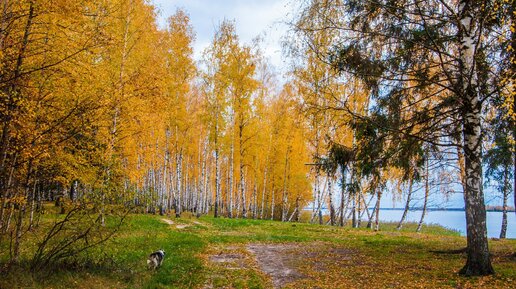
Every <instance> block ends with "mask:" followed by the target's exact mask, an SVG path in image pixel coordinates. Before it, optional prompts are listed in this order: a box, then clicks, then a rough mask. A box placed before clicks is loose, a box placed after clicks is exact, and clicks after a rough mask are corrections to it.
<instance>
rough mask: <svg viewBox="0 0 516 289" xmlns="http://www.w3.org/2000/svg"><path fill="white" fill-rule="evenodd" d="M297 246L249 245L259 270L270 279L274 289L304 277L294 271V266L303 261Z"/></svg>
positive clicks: (248, 248) (248, 247)
mask: <svg viewBox="0 0 516 289" xmlns="http://www.w3.org/2000/svg"><path fill="white" fill-rule="evenodd" d="M299 249H300V246H299V245H298V244H250V245H248V246H247V250H248V251H249V252H251V253H252V254H253V255H254V256H255V258H256V262H257V263H258V266H259V267H260V269H261V270H262V271H263V272H265V273H266V274H267V275H269V276H270V277H271V278H272V284H273V286H274V288H282V287H283V286H285V285H286V284H287V283H290V282H293V281H296V280H298V279H301V278H303V277H304V276H303V275H302V274H301V273H299V271H298V270H297V269H296V267H297V266H296V264H297V263H298V261H299V260H300V259H303V258H304V256H303V254H300V252H299Z"/></svg>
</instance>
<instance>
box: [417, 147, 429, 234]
mask: <svg viewBox="0 0 516 289" xmlns="http://www.w3.org/2000/svg"><path fill="white" fill-rule="evenodd" d="M428 158H429V155H428V152H427V155H426V174H425V198H424V200H423V212H421V219H419V223H418V224H417V229H416V232H418V233H419V232H421V227H422V226H423V221H424V220H425V215H426V209H427V205H428V195H429V194H430V174H429V167H430V166H429V159H428Z"/></svg>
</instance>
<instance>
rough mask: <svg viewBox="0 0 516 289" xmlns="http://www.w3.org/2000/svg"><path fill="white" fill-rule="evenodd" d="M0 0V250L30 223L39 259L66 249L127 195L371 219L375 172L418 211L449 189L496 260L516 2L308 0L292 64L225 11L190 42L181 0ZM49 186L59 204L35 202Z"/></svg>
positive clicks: (291, 43) (17, 241)
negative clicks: (491, 211)
mask: <svg viewBox="0 0 516 289" xmlns="http://www.w3.org/2000/svg"><path fill="white" fill-rule="evenodd" d="M384 2H386V3H384ZM459 2H460V3H459ZM476 2H478V3H476ZM0 8H1V9H0V10H1V11H0V13H1V23H0V29H1V30H0V58H1V60H2V62H1V64H2V68H1V70H0V93H1V94H2V96H1V99H0V126H1V128H0V129H1V135H0V201H1V204H0V257H1V258H0V261H1V262H3V261H5V262H9V263H12V264H14V263H17V262H19V261H20V256H21V255H23V246H24V242H26V241H27V240H29V238H28V237H29V236H30V234H31V232H33V231H35V230H40V232H41V231H42V232H45V234H44V235H45V237H44V238H43V240H40V241H38V242H36V243H37V246H36V247H37V250H36V252H35V253H34V252H25V254H26V255H25V256H22V258H28V260H30V263H31V266H32V268H33V269H37V268H41V267H43V266H45V265H48V264H50V263H51V262H57V261H59V260H61V259H66V258H68V257H70V256H73V255H75V254H78V253H80V252H82V251H83V250H85V249H87V248H89V247H91V246H94V245H96V244H99V243H102V242H104V241H105V240H107V239H108V238H109V237H110V236H111V234H112V232H113V230H115V229H116V227H117V226H118V224H120V222H119V221H121V220H123V218H124V216H125V215H126V214H127V213H129V212H138V213H155V214H174V215H175V216H176V217H180V216H181V214H182V213H183V212H184V211H190V212H192V213H193V214H195V215H197V216H200V215H203V214H214V216H215V217H219V216H225V217H229V218H235V217H242V218H260V219H275V220H281V221H297V220H299V217H300V213H301V211H302V209H303V208H304V207H306V206H307V205H309V204H311V205H313V206H312V208H313V209H312V210H311V216H310V221H311V222H319V223H321V224H323V223H326V222H327V223H328V224H330V225H340V226H344V225H345V224H346V223H347V222H348V220H350V222H351V224H352V226H353V227H360V226H363V225H362V224H363V223H367V225H366V226H367V227H370V228H373V229H375V230H378V229H379V228H380V224H379V214H380V201H381V198H382V195H383V194H384V193H385V191H386V190H387V189H390V190H392V191H393V192H394V194H395V195H396V196H399V197H400V198H401V196H402V195H403V194H406V208H407V210H408V208H410V207H411V206H413V201H414V199H415V198H419V199H421V201H420V203H421V204H422V208H423V211H425V210H426V208H427V207H428V206H429V205H430V204H428V200H429V197H430V195H432V194H442V195H443V197H446V195H447V194H449V193H453V192H454V191H457V190H459V191H460V192H464V196H465V204H466V208H465V210H466V216H467V222H468V224H470V225H468V264H467V265H466V266H465V267H464V269H463V273H464V274H467V275H479V274H480V275H483V274H490V273H492V271H493V270H492V268H491V266H490V261H489V254H488V247H487V239H486V238H485V204H484V197H483V191H482V186H483V185H484V184H483V183H482V180H483V177H484V176H485V177H486V180H490V181H491V182H490V183H489V184H491V185H494V186H497V189H498V190H499V192H500V195H501V196H502V199H503V206H502V207H503V211H504V214H505V215H504V216H505V217H504V219H505V223H504V224H505V228H506V227H507V222H506V220H507V218H506V214H507V207H508V201H509V195H510V193H511V189H512V186H514V168H515V164H516V162H515V157H514V155H515V149H514V136H515V135H516V131H515V125H514V121H515V113H514V111H515V110H514V105H515V104H514V63H515V60H514V53H513V48H514V47H516V45H515V36H514V31H515V28H514V25H515V24H514V3H510V2H507V1H502V0H500V1H423V2H420V1H419V2H418V1H416V2H413V1H397V2H396V3H394V2H392V1H366V2H363V1H319V0H313V1H306V2H303V3H302V4H300V6H299V7H297V10H296V11H294V12H295V13H294V17H293V19H291V20H292V22H291V23H290V27H291V30H292V31H291V32H292V33H289V37H288V38H287V39H286V41H285V51H286V52H287V53H288V56H289V59H291V60H292V61H291V63H292V65H291V66H290V67H289V73H288V76H287V77H286V79H287V81H286V82H285V83H283V82H280V81H278V77H277V75H276V73H275V71H274V68H273V67H272V66H271V65H270V63H269V62H268V60H267V59H266V58H265V57H264V56H263V52H262V50H261V47H260V45H261V40H260V39H259V38H257V39H256V40H255V41H253V42H252V43H242V42H241V41H240V40H239V38H238V36H237V35H238V34H237V29H238V28H237V27H235V23H234V22H231V21H223V22H222V23H220V24H219V25H218V27H217V28H216V31H215V33H214V35H213V38H212V42H211V43H210V45H209V46H208V47H207V48H206V49H205V50H204V51H203V52H202V57H201V59H199V60H198V61H194V58H193V49H192V43H193V41H194V39H195V32H194V31H193V28H192V26H191V24H190V20H189V16H188V13H187V11H183V10H177V12H176V13H175V14H174V15H172V16H171V17H170V18H168V22H167V27H166V28H165V29H160V28H158V27H157V24H156V12H155V9H154V7H153V6H152V5H150V4H148V3H147V1H144V0H85V1H80V2H73V1H72V2H71V1H67V0H54V1H43V0H17V1H11V0H3V1H1V3H0ZM483 152H484V154H482V153H483ZM483 167H485V168H487V171H486V172H485V174H483V172H482V168H483ZM486 184H487V183H486ZM458 188H460V189H458ZM48 201H52V202H54V203H55V205H56V206H58V207H60V212H61V213H62V217H61V218H59V219H58V221H56V222H54V223H49V222H40V221H39V220H41V219H40V216H41V214H44V213H45V205H44V204H45V202H48ZM515 201H516V199H515ZM323 207H327V208H328V210H329V219H328V220H324V218H323V215H322V208H323ZM370 207H372V208H373V209H369V208H370ZM424 216H425V214H424V213H423V214H422V217H421V221H420V224H419V226H418V229H417V230H418V231H419V230H420V229H421V224H422V223H423V221H424ZM405 217H406V214H404V216H403V218H402V220H400V223H399V227H400V228H401V226H402V225H403V222H404V218H405ZM503 232H504V231H503V230H502V233H503Z"/></svg>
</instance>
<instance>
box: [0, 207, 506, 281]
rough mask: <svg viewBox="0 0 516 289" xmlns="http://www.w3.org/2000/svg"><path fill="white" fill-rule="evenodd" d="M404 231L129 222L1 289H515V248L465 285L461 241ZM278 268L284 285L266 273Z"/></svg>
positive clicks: (154, 219) (11, 276) (146, 218)
mask: <svg viewBox="0 0 516 289" xmlns="http://www.w3.org/2000/svg"><path fill="white" fill-rule="evenodd" d="M164 219H166V220H168V222H169V223H166V222H165V221H164ZM413 231H414V226H413V225H410V224H408V225H406V226H405V227H404V229H403V230H402V231H401V232H398V231H396V230H394V225H389V224H384V225H383V226H382V231H380V232H372V231H370V230H367V229H350V228H338V227H330V226H319V225H311V224H306V223H281V222H275V221H259V220H244V219H226V218H218V219H215V218H212V217H202V218H200V219H197V218H193V217H189V216H188V215H185V216H183V217H182V218H181V219H175V218H173V217H163V216H153V215H131V216H129V217H128V219H127V222H126V223H125V225H124V226H123V227H122V229H121V230H120V231H119V232H118V233H117V235H116V238H114V239H112V240H110V241H108V242H107V243H105V244H104V245H102V246H101V247H97V248H94V249H92V250H90V251H88V253H87V254H85V255H83V256H80V257H78V258H76V259H74V260H69V261H68V262H67V263H66V264H64V265H62V266H60V267H57V268H52V270H44V271H41V272H38V273H36V274H30V273H28V271H27V270H26V268H24V266H23V263H22V266H20V267H18V268H14V269H13V270H11V271H10V272H9V273H8V274H6V275H4V276H2V278H0V288H272V287H274V286H276V287H277V286H282V287H286V288H386V287H389V288H392V287H395V288H446V287H449V288H511V286H512V288H514V286H515V285H514V284H516V260H515V258H514V255H513V254H514V252H515V251H516V240H493V241H491V242H490V248H491V251H492V256H493V258H492V259H493V265H494V267H495V270H496V272H497V274H496V275H494V276H488V277H475V278H465V277H462V276H459V275H458V274H457V271H458V270H459V269H460V268H461V266H462V265H463V264H464V263H465V255H464V254H463V253H457V252H453V251H452V250H457V249H461V248H463V247H465V238H464V237H460V236H459V235H458V233H456V232H453V231H448V230H445V229H443V228H440V227H435V226H432V227H425V228H424V233H421V234H418V233H413ZM159 248H163V249H164V250H165V251H166V256H165V261H164V263H163V266H162V267H161V268H159V269H158V270H156V271H151V270H148V269H147V268H146V257H147V255H148V254H149V253H150V252H152V251H153V250H157V249H159ZM274 266H276V267H274ZM285 268H289V272H290V273H285V274H286V275H285V276H287V277H285V278H282V277H281V276H279V277H278V276H274V273H272V274H270V272H269V271H268V270H273V271H274V270H276V271H278V270H284V269H285ZM267 273H269V274H267ZM289 274H290V275H289ZM278 284H279V285H278Z"/></svg>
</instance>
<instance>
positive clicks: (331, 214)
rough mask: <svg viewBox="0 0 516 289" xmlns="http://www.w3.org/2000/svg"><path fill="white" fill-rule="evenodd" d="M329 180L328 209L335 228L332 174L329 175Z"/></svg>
mask: <svg viewBox="0 0 516 289" xmlns="http://www.w3.org/2000/svg"><path fill="white" fill-rule="evenodd" d="M327 178H328V207H329V208H328V209H329V211H330V224H331V225H332V226H335V208H334V207H333V193H332V186H331V182H332V178H331V177H330V174H328V175H327Z"/></svg>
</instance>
